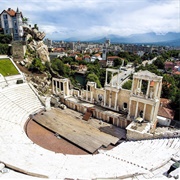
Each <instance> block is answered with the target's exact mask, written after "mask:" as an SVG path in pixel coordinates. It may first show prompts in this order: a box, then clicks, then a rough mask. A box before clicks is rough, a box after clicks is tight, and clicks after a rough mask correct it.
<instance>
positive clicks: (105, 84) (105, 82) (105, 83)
mask: <svg viewBox="0 0 180 180" xmlns="http://www.w3.org/2000/svg"><path fill="white" fill-rule="evenodd" d="M107 76H108V71H107V70H106V81H105V86H106V85H107V78H108V77H107Z"/></svg>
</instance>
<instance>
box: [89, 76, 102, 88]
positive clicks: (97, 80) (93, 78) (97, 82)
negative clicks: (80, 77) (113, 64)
mask: <svg viewBox="0 0 180 180" xmlns="http://www.w3.org/2000/svg"><path fill="white" fill-rule="evenodd" d="M86 81H93V82H95V83H96V84H97V87H98V88H101V87H102V86H101V83H100V81H99V78H98V77H97V75H96V74H92V73H91V74H88V75H87V78H86Z"/></svg>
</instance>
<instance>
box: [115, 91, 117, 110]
mask: <svg viewBox="0 0 180 180" xmlns="http://www.w3.org/2000/svg"><path fill="white" fill-rule="evenodd" d="M114 110H117V92H116V96H115V104H114Z"/></svg>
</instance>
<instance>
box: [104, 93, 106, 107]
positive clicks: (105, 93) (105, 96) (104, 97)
mask: <svg viewBox="0 0 180 180" xmlns="http://www.w3.org/2000/svg"><path fill="white" fill-rule="evenodd" d="M104 106H106V90H104Z"/></svg>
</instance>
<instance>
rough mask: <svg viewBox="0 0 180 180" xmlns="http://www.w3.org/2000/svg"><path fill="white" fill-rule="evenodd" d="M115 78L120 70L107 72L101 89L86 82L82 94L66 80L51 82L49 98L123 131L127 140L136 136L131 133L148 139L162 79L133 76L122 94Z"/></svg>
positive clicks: (140, 74)
mask: <svg viewBox="0 0 180 180" xmlns="http://www.w3.org/2000/svg"><path fill="white" fill-rule="evenodd" d="M109 72H110V73H109ZM109 74H111V80H110V82H108V75H109ZM119 74H120V70H116V69H109V68H107V69H106V80H105V86H104V88H97V87H96V83H95V82H87V85H86V89H85V90H76V89H73V88H72V89H71V88H70V81H69V79H67V78H65V79H57V78H53V80H52V81H53V82H52V84H53V87H52V88H53V94H55V95H56V96H59V97H60V101H61V102H62V103H64V104H65V105H66V106H67V107H69V108H71V109H74V110H76V111H79V112H81V113H83V114H86V113H87V112H88V113H91V114H90V116H91V115H92V116H93V117H95V118H97V119H100V120H102V121H105V122H108V123H110V124H113V125H115V126H118V127H121V128H126V129H127V137H128V138H129V139H133V137H134V136H136V135H134V133H135V134H138V133H140V134H139V135H138V137H140V139H143V138H152V136H153V133H154V130H155V128H156V124H157V113H158V109H159V103H160V95H161V89H162V77H161V76H157V75H155V74H154V73H151V72H149V71H139V72H136V73H134V74H133V81H132V88H131V90H126V89H122V87H121V85H120V81H121V79H120V75H119ZM90 108H91V110H90ZM90 116H89V117H90ZM138 137H136V138H138Z"/></svg>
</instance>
